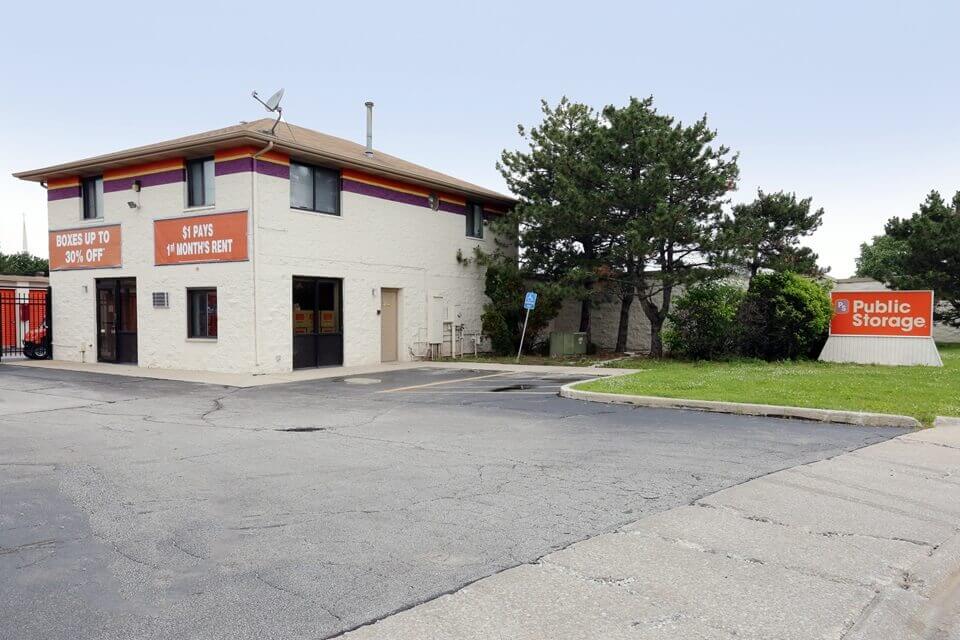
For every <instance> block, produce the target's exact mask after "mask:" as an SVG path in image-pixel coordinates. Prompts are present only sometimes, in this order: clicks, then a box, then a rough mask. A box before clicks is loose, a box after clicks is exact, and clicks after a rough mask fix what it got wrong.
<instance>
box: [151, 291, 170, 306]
mask: <svg viewBox="0 0 960 640" xmlns="http://www.w3.org/2000/svg"><path fill="white" fill-rule="evenodd" d="M153 308H154V309H169V308H170V294H169V293H167V292H166V291H154V292H153Z"/></svg>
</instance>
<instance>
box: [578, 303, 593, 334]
mask: <svg viewBox="0 0 960 640" xmlns="http://www.w3.org/2000/svg"><path fill="white" fill-rule="evenodd" d="M592 305H593V301H592V300H590V298H584V299H583V300H581V301H580V332H581V333H585V334H587V342H588V343H589V342H590V308H591V306H592Z"/></svg>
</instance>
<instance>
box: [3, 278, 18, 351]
mask: <svg viewBox="0 0 960 640" xmlns="http://www.w3.org/2000/svg"><path fill="white" fill-rule="evenodd" d="M15 294H16V290H15V289H0V321H2V323H3V326H0V345H2V346H3V348H5V349H9V348H12V347H16V346H17V315H18V310H17V303H16V295H15Z"/></svg>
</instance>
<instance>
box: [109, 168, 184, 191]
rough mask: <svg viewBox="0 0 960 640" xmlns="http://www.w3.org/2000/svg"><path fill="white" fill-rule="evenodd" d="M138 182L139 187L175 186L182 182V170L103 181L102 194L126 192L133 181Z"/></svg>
mask: <svg viewBox="0 0 960 640" xmlns="http://www.w3.org/2000/svg"><path fill="white" fill-rule="evenodd" d="M134 180H139V181H140V186H141V187H159V186H160V185H164V184H175V183H177V182H183V180H184V172H183V169H171V170H170V171H160V172H157V173H148V174H145V175H142V176H131V177H129V178H118V179H116V180H104V182H103V192H104V193H114V192H116V191H126V190H127V189H129V188H130V187H131V186H133V181H134Z"/></svg>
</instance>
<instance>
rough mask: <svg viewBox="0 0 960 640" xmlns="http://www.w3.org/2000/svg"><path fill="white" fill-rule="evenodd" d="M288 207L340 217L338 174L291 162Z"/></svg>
mask: <svg viewBox="0 0 960 640" xmlns="http://www.w3.org/2000/svg"><path fill="white" fill-rule="evenodd" d="M290 206H291V207H293V208H294V209H306V210H307V211H316V212H318V213H331V214H333V215H335V216H338V215H340V172H339V171H336V170H332V169H324V168H322V167H314V166H311V165H308V164H298V163H296V162H291V163H290Z"/></svg>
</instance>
